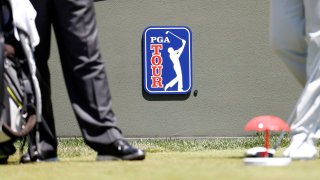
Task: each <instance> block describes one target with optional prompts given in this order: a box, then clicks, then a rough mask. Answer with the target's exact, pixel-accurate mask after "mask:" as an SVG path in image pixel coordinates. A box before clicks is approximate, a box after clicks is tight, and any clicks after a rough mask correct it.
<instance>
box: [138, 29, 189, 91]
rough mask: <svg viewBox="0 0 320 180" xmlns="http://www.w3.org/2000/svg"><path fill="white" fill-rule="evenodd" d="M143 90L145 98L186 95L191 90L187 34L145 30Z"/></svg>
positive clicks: (171, 30) (176, 31) (180, 31)
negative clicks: (153, 95)
mask: <svg viewBox="0 0 320 180" xmlns="http://www.w3.org/2000/svg"><path fill="white" fill-rule="evenodd" d="M143 41H144V43H143V46H144V47H143V48H144V58H143V60H144V65H143V71H144V89H145V91H146V92H147V93H149V94H187V93H189V92H190V91H191V88H192V61H191V60H192V59H191V58H192V57H191V52H192V51H191V50H192V46H191V45H192V44H191V31H190V29H189V28H187V27H184V26H174V27H168V26H163V27H148V28H147V29H145V31H144V35H143Z"/></svg>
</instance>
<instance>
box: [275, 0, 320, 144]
mask: <svg viewBox="0 0 320 180" xmlns="http://www.w3.org/2000/svg"><path fill="white" fill-rule="evenodd" d="M271 42H272V45H273V48H274V49H275V50H276V52H277V54H278V55H279V56H280V57H281V58H282V59H283V60H284V62H285V64H286V65H287V66H288V67H289V69H290V70H291V71H292V72H293V74H294V75H295V77H297V79H298V80H299V81H300V82H301V83H302V84H303V83H304V82H305V76H306V75H307V78H310V76H311V74H312V72H313V71H314V70H316V77H317V78H319V77H318V76H319V74H320V69H319V67H318V68H317V67H316V64H317V63H318V61H319V60H320V58H319V52H320V51H319V49H320V1H319V0H272V2H271ZM318 64H319V63H318ZM315 68H317V69H315ZM317 78H315V79H314V80H313V81H311V82H310V83H308V84H306V85H305V86H306V87H305V88H306V91H305V93H303V94H301V101H300V102H298V105H297V109H296V116H295V119H294V121H293V123H292V126H291V130H292V135H294V134H299V133H306V134H307V135H308V139H313V138H315V134H316V131H317V130H318V129H319V124H320V121H319V120H320V118H319V117H320V114H319V113H320V96H319V95H320V80H318V79H317Z"/></svg>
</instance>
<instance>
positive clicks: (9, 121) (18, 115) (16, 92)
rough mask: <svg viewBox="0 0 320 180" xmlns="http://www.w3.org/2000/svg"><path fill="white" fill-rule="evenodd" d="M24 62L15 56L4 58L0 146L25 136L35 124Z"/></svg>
mask: <svg viewBox="0 0 320 180" xmlns="http://www.w3.org/2000/svg"><path fill="white" fill-rule="evenodd" d="M25 66H26V63H25V62H24V61H23V60H21V59H17V58H5V59H4V68H3V70H4V74H3V80H2V83H1V84H2V86H3V87H1V89H2V92H0V95H1V96H2V98H1V99H2V101H3V102H2V109H1V112H0V113H1V116H0V117H1V118H0V146H1V144H2V143H6V142H9V141H14V140H16V139H19V138H22V137H25V136H26V135H28V133H29V132H30V131H31V130H32V129H33V127H34V126H35V124H36V117H35V110H34V96H33V93H32V92H33V91H32V86H31V83H30V80H29V79H30V78H29V77H28V75H27V74H28V72H27V67H25Z"/></svg>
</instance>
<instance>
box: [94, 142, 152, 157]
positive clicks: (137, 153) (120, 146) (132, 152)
mask: <svg viewBox="0 0 320 180" xmlns="http://www.w3.org/2000/svg"><path fill="white" fill-rule="evenodd" d="M145 156H146V155H145V152H144V151H143V150H141V149H138V148H135V147H133V146H131V145H130V144H129V143H128V142H127V141H125V140H123V139H119V140H116V141H115V142H113V143H112V144H111V145H110V146H109V147H108V148H107V149H106V152H98V156H97V161H105V160H143V159H144V158H145Z"/></svg>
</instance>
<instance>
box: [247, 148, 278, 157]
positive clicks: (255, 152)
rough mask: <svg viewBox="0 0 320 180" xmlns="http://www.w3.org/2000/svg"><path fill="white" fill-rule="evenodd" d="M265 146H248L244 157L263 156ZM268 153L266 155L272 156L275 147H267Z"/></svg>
mask: <svg viewBox="0 0 320 180" xmlns="http://www.w3.org/2000/svg"><path fill="white" fill-rule="evenodd" d="M266 151H267V150H266V148H265V147H254V148H250V149H248V150H247V151H246V153H245V156H246V157H251V158H254V157H256V158H258V157H264V154H265V152H266ZM267 152H268V155H267V157H273V156H274V154H275V152H276V150H275V149H268V151H267Z"/></svg>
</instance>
